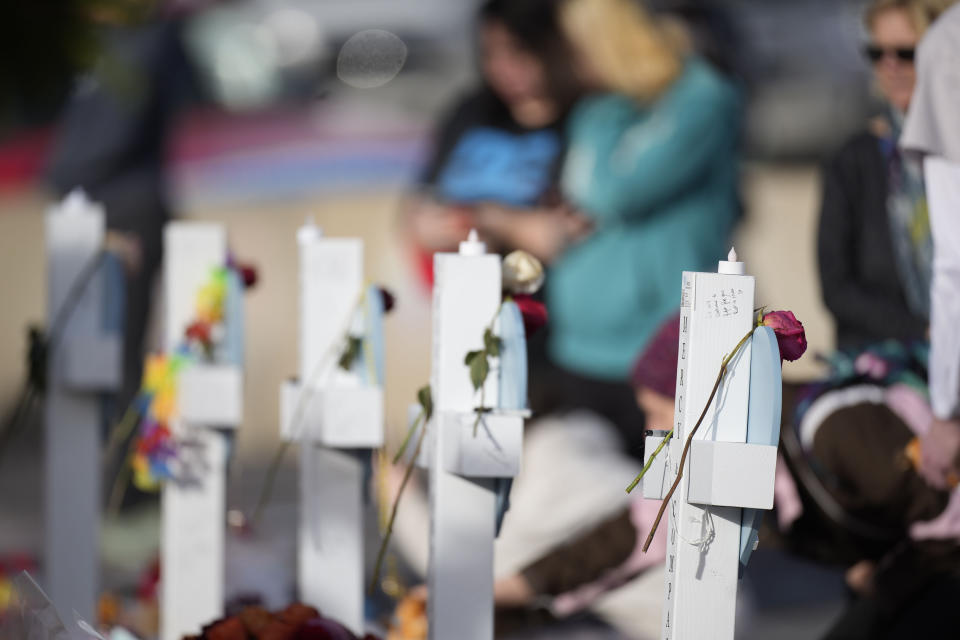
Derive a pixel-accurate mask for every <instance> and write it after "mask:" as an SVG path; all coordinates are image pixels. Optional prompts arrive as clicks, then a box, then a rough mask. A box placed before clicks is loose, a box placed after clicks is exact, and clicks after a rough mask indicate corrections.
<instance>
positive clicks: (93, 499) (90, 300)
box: [44, 191, 122, 620]
mask: <svg viewBox="0 0 960 640" xmlns="http://www.w3.org/2000/svg"><path fill="white" fill-rule="evenodd" d="M104 220H105V218H104V211H103V208H102V207H101V206H99V205H96V204H94V203H91V202H90V201H89V200H87V199H86V197H85V196H84V195H83V194H82V192H80V191H77V192H74V193H71V194H70V195H69V196H67V198H66V199H65V200H64V201H63V202H62V203H60V204H59V205H57V206H54V207H51V209H50V210H49V211H48V212H47V214H46V219H45V234H46V250H47V283H48V289H47V310H48V311H47V318H48V322H47V327H48V328H50V327H51V325H52V323H53V321H54V318H56V317H57V314H58V312H59V311H60V310H61V308H63V306H64V304H65V302H66V298H67V296H68V294H69V292H70V290H71V289H72V288H73V287H74V286H78V280H77V279H78V277H81V272H82V271H83V270H84V268H85V267H87V266H88V265H89V264H90V263H91V261H92V260H94V259H95V256H96V255H97V253H98V252H99V251H100V250H101V249H102V247H103V241H104V234H105V222H104ZM79 286H83V293H82V296H81V297H80V299H79V302H78V303H77V305H76V307H75V308H74V310H73V311H72V312H70V315H69V320H68V321H67V322H66V324H65V325H63V333H62V334H61V335H60V336H59V340H58V342H57V344H56V346H55V349H54V350H53V351H52V352H51V353H50V360H49V361H48V372H49V375H48V384H47V391H46V400H45V402H46V405H45V422H46V437H45V438H44V446H45V458H46V461H45V477H46V482H45V487H44V509H45V515H46V526H45V531H46V538H45V542H44V545H45V551H44V569H45V574H46V576H45V577H46V580H45V584H44V587H45V588H46V590H47V592H48V593H49V595H50V598H51V599H52V601H53V602H54V604H55V605H56V606H57V607H58V608H59V609H60V610H61V611H77V612H78V613H79V614H80V615H81V616H82V617H83V618H84V619H87V620H92V619H93V618H94V613H95V603H96V598H97V594H98V592H99V587H100V584H99V577H100V546H99V533H100V513H101V509H100V496H101V490H100V488H101V482H100V474H101V464H100V442H101V437H100V434H101V430H102V428H103V422H104V416H103V412H102V409H101V399H100V396H99V395H98V392H99V391H104V390H108V389H116V388H117V387H118V386H119V382H120V377H121V347H120V345H121V344H122V342H121V336H117V335H104V333H103V329H102V324H101V322H102V318H103V316H102V314H103V311H104V295H105V291H104V283H103V281H102V278H101V277H100V275H99V274H94V275H93V276H92V277H91V279H90V280H89V281H88V282H87V283H86V284H80V285H79Z"/></svg>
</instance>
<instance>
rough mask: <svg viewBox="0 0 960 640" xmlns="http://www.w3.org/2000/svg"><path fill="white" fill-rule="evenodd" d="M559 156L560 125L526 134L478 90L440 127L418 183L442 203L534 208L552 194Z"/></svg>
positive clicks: (488, 95) (492, 98)
mask: <svg viewBox="0 0 960 640" xmlns="http://www.w3.org/2000/svg"><path fill="white" fill-rule="evenodd" d="M562 156H563V144H562V138H561V131H560V124H559V123H555V124H554V125H551V126H548V127H543V128H540V129H527V128H525V127H523V126H521V125H519V124H518V123H517V122H516V121H514V120H513V118H512V117H511V116H510V113H509V111H508V110H507V108H506V107H505V106H504V105H503V103H502V102H500V101H499V100H498V99H497V98H496V97H495V96H493V95H492V94H491V93H490V92H489V91H488V90H482V91H480V92H478V93H475V94H473V95H470V96H468V97H467V98H466V99H464V100H463V101H461V102H460V103H459V104H458V105H457V107H456V108H455V109H454V110H453V111H452V112H451V114H450V116H449V117H448V118H447V119H446V120H445V121H444V122H443V124H442V125H441V127H440V129H439V132H438V135H437V138H436V140H435V142H434V150H433V154H432V156H431V157H430V160H429V162H428V164H427V167H426V170H425V171H424V174H423V177H422V179H421V182H422V183H423V184H424V185H427V186H429V187H431V188H432V191H433V196H434V197H435V198H437V199H438V200H441V201H445V202H451V203H457V204H471V203H475V202H484V201H485V202H496V203H498V204H503V205H508V206H515V207H528V206H534V205H538V204H543V203H544V202H545V200H547V199H548V198H549V197H550V196H551V195H552V194H553V193H554V192H555V191H556V186H557V180H558V176H559V173H560V162H561V159H562Z"/></svg>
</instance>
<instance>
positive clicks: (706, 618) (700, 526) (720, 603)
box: [662, 258, 754, 640]
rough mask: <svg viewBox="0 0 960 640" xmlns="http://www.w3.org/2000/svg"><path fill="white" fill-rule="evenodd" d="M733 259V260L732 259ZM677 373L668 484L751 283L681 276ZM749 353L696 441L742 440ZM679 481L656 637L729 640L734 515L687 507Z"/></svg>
mask: <svg viewBox="0 0 960 640" xmlns="http://www.w3.org/2000/svg"><path fill="white" fill-rule="evenodd" d="M734 259H735V258H734ZM682 287H683V289H682V298H681V300H682V302H681V307H682V308H681V318H680V323H681V326H680V349H679V366H678V371H677V396H676V424H675V429H676V434H675V435H676V439H677V445H678V446H675V447H671V448H670V452H671V453H670V458H669V461H668V469H669V472H668V477H669V478H671V480H672V478H673V477H675V476H676V473H677V471H678V464H679V457H680V450H681V446H680V445H682V443H683V442H684V441H685V440H686V437H687V434H688V433H689V432H690V430H691V429H692V428H693V426H694V424H695V423H696V420H697V418H698V417H699V415H700V413H701V411H702V410H703V407H704V405H705V404H706V401H707V398H708V397H709V395H710V391H711V389H712V388H713V385H714V382H715V380H716V377H717V373H718V372H719V370H720V364H721V362H722V360H723V358H724V356H725V355H726V354H727V353H729V352H730V351H732V350H733V348H734V346H735V345H736V344H737V343H738V342H739V340H740V339H741V338H742V337H743V336H744V335H746V334H747V332H748V331H750V329H751V327H752V324H753V317H754V316H753V303H754V279H753V277H752V276H744V275H735V274H719V273H717V274H714V273H693V272H685V273H684V274H683V284H682ZM749 373H750V346H749V344H748V345H747V346H745V347H744V348H743V349H741V351H740V352H739V355H738V356H737V357H736V358H735V359H734V361H733V362H732V363H731V365H730V369H729V372H728V374H727V376H726V378H725V381H724V383H723V385H722V386H721V388H720V390H719V392H718V394H717V397H716V398H715V400H714V402H713V403H712V404H711V407H710V410H709V411H708V412H707V415H706V418H705V419H704V422H703V424H702V425H701V427H700V429H699V430H698V432H697V434H696V436H695V439H700V440H717V441H725V442H744V441H745V440H746V428H747V408H748V402H749V383H750V380H749ZM689 481H690V475H689V473H685V474H684V477H683V479H682V480H681V482H680V486H679V487H678V490H677V492H676V493H675V494H674V497H673V499H672V500H671V503H670V505H669V507H668V510H667V513H668V527H669V530H668V535H667V561H666V584H665V594H664V598H665V606H664V610H663V634H662V637H663V638H664V639H665V640H671V639H678V640H702V639H703V638H711V639H717V640H726V639H729V640H732V638H733V637H734V621H735V614H736V596H737V579H738V577H737V576H738V563H739V543H740V519H741V509H740V508H739V507H719V506H707V507H703V506H699V505H694V504H691V503H690V502H689V501H688V500H687V493H688V485H689Z"/></svg>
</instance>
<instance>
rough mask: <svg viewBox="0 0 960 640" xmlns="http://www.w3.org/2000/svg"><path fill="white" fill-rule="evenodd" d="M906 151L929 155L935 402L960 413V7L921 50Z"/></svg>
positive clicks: (943, 411)
mask: <svg viewBox="0 0 960 640" xmlns="http://www.w3.org/2000/svg"><path fill="white" fill-rule="evenodd" d="M900 146H901V147H903V148H904V149H905V150H907V151H913V152H917V153H921V154H925V155H926V159H925V160H924V181H925V183H926V188H927V204H928V205H929V207H930V229H931V232H932V234H933V282H932V284H931V291H930V293H931V296H930V297H931V309H930V401H931V404H932V406H933V412H934V414H935V415H936V416H937V417H938V418H942V419H948V418H951V417H957V416H960V4H958V5H955V6H953V7H952V8H951V9H949V10H948V11H946V12H944V13H943V14H942V15H941V16H940V17H939V18H938V19H937V21H936V22H935V23H934V24H933V26H932V27H931V28H930V29H929V30H928V31H927V34H926V35H925V36H924V38H923V41H922V42H921V43H920V47H919V50H918V52H917V85H916V88H915V89H914V92H913V97H912V98H911V100H910V110H909V111H908V113H907V120H906V122H905V123H904V127H903V135H902V136H901V138H900Z"/></svg>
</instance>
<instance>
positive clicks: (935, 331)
mask: <svg viewBox="0 0 960 640" xmlns="http://www.w3.org/2000/svg"><path fill="white" fill-rule="evenodd" d="M956 117H957V118H960V104H958V105H957V115H956ZM923 171H924V180H925V182H926V185H927V204H928V205H929V207H930V230H931V232H932V233H933V283H932V285H931V289H930V402H931V404H932V405H933V413H934V415H936V416H937V417H938V418H942V419H948V418H951V417H955V416H958V415H960V163H957V162H950V161H949V160H945V159H944V158H941V157H938V156H927V157H926V159H925V160H924V163H923Z"/></svg>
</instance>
